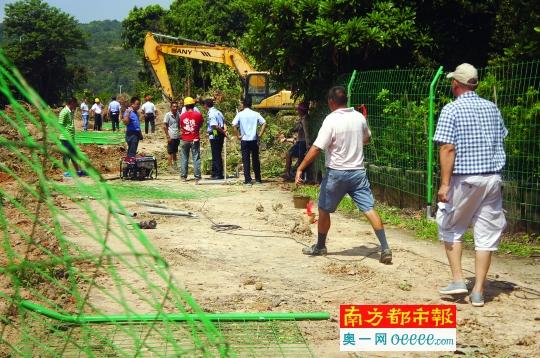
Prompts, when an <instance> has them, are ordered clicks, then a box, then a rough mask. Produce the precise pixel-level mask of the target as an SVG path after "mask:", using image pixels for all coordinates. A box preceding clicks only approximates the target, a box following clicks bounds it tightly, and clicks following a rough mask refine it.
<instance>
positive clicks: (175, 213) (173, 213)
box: [148, 209, 196, 217]
mask: <svg viewBox="0 0 540 358" xmlns="http://www.w3.org/2000/svg"><path fill="white" fill-rule="evenodd" d="M148 212H149V213H150V214H157V215H171V216H190V217H195V216H196V215H195V214H193V213H192V212H191V211H181V210H164V209H163V210H161V209H149V210H148Z"/></svg>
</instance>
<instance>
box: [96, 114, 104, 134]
mask: <svg viewBox="0 0 540 358" xmlns="http://www.w3.org/2000/svg"><path fill="white" fill-rule="evenodd" d="M102 125H103V117H101V114H97V113H96V114H94V130H95V131H100V130H101V126H102Z"/></svg>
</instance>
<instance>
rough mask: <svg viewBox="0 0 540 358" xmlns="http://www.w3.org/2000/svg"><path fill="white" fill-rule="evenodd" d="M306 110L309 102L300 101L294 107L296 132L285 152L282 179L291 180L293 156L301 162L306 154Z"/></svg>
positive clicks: (307, 145)
mask: <svg viewBox="0 0 540 358" xmlns="http://www.w3.org/2000/svg"><path fill="white" fill-rule="evenodd" d="M308 110H309V104H307V103H306V102H302V103H300V104H299V105H298V106H297V107H296V112H297V113H298V120H297V121H296V123H295V124H294V128H293V130H294V131H295V132H296V133H297V137H296V142H295V143H294V145H293V146H292V147H291V148H290V149H289V151H288V152H287V158H286V161H285V173H284V174H283V176H282V177H283V179H285V180H292V179H293V178H292V177H291V165H292V160H293V158H298V162H297V163H302V160H304V156H305V155H306V151H307V148H308V147H309V139H308V129H307V122H308Z"/></svg>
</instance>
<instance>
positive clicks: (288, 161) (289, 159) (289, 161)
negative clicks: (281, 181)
mask: <svg viewBox="0 0 540 358" xmlns="http://www.w3.org/2000/svg"><path fill="white" fill-rule="evenodd" d="M291 165H292V156H291V152H290V151H289V152H287V156H286V157H285V173H283V177H284V178H285V179H288V178H290V177H291Z"/></svg>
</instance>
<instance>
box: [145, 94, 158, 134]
mask: <svg viewBox="0 0 540 358" xmlns="http://www.w3.org/2000/svg"><path fill="white" fill-rule="evenodd" d="M145 100H146V102H144V103H143V105H142V106H141V111H142V113H143V115H144V133H145V134H148V129H150V127H152V133H154V132H155V131H156V115H157V112H158V111H157V109H156V106H155V105H154V104H153V103H152V96H150V95H147V96H146V97H145Z"/></svg>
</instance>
